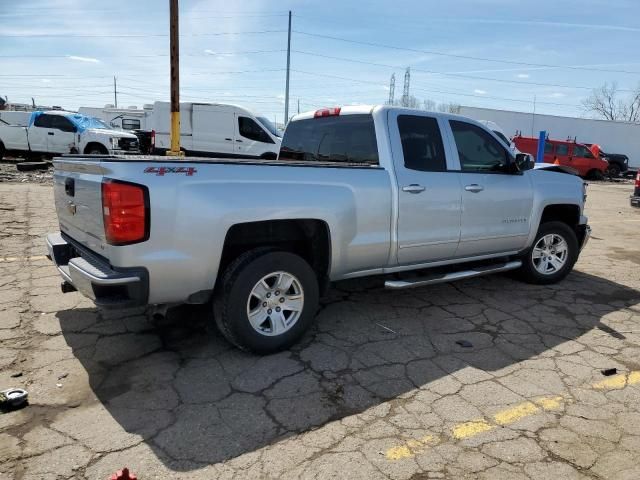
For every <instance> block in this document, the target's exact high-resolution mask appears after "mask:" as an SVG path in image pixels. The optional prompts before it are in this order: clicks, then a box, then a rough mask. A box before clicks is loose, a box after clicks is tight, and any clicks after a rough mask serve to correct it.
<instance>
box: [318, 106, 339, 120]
mask: <svg viewBox="0 0 640 480" xmlns="http://www.w3.org/2000/svg"><path fill="white" fill-rule="evenodd" d="M338 115H340V107H333V108H321V109H320V110H316V112H315V113H314V114H313V118H321V117H337V116H338Z"/></svg>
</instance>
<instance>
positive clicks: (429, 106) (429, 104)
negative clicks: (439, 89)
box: [422, 99, 436, 112]
mask: <svg viewBox="0 0 640 480" xmlns="http://www.w3.org/2000/svg"><path fill="white" fill-rule="evenodd" d="M422 103H423V105H424V106H423V108H424V109H425V110H427V111H428V112H435V111H436V102H434V101H433V100H431V99H427V100H425V101H424V102H422Z"/></svg>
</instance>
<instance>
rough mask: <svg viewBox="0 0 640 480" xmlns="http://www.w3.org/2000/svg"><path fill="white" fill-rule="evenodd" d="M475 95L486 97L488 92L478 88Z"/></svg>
mask: <svg viewBox="0 0 640 480" xmlns="http://www.w3.org/2000/svg"><path fill="white" fill-rule="evenodd" d="M473 93H477V94H478V95H486V93H487V92H486V90H480V89H479V88H476V89H475V90H474V91H473Z"/></svg>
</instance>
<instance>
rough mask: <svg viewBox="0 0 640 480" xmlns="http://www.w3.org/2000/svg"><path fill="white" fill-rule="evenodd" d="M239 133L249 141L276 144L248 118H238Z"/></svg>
mask: <svg viewBox="0 0 640 480" xmlns="http://www.w3.org/2000/svg"><path fill="white" fill-rule="evenodd" d="M238 131H239V132H240V135H241V136H243V137H244V138H248V139H249V140H254V141H256V142H262V143H275V142H274V141H273V140H272V139H271V137H270V136H269V135H268V134H267V132H265V131H264V129H263V128H262V127H261V126H260V125H258V124H257V123H256V122H255V121H254V120H253V119H251V118H248V117H238Z"/></svg>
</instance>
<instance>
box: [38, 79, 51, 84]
mask: <svg viewBox="0 0 640 480" xmlns="http://www.w3.org/2000/svg"><path fill="white" fill-rule="evenodd" d="M40 81H41V82H42V83H51V80H49V79H48V78H43V79H41V80H40Z"/></svg>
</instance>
